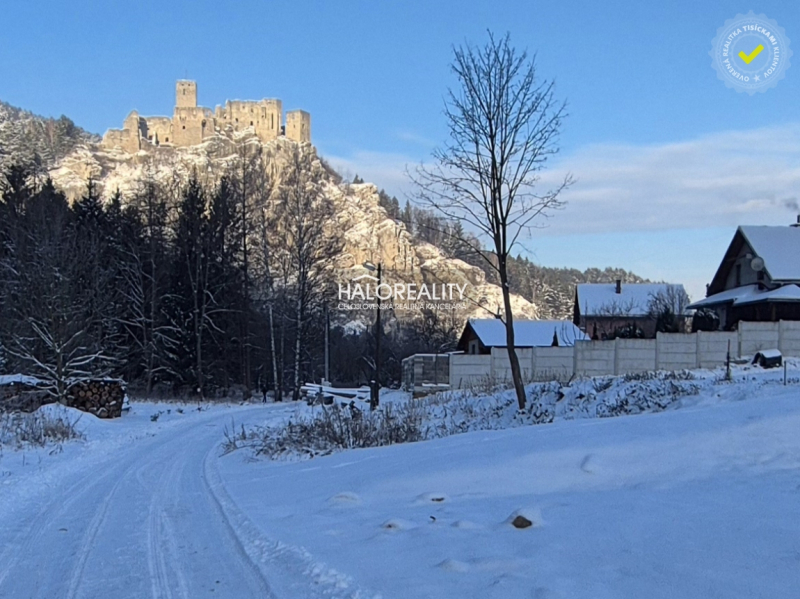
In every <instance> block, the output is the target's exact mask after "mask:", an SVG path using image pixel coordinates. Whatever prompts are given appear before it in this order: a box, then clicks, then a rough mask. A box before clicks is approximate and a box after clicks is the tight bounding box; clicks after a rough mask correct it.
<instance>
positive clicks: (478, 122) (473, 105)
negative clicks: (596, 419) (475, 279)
mask: <svg viewBox="0 0 800 599" xmlns="http://www.w3.org/2000/svg"><path fill="white" fill-rule="evenodd" d="M454 53H455V56H454V60H453V63H452V65H451V67H452V71H453V73H454V74H455V75H456V78H457V80H458V87H457V88H455V89H451V90H450V92H449V96H448V99H447V101H446V105H445V117H446V120H447V125H448V128H449V133H450V139H449V141H448V142H447V144H446V145H445V146H444V147H443V148H441V149H439V150H437V151H436V152H434V159H435V160H434V164H433V165H432V166H421V167H420V168H419V169H417V171H416V172H415V173H414V174H412V179H413V180H414V181H415V183H417V185H418V188H419V189H420V196H421V199H422V201H423V202H425V203H427V204H429V205H431V206H433V207H434V208H435V209H437V210H438V211H440V212H441V213H442V214H444V215H445V216H447V217H448V218H452V219H456V220H460V221H462V222H465V223H467V224H468V226H470V227H471V228H473V229H474V230H475V231H476V232H478V233H479V235H480V237H483V238H485V239H486V240H488V242H489V249H488V250H487V249H484V248H483V247H481V246H480V245H478V244H476V243H475V242H474V241H470V240H469V239H463V240H462V241H464V242H465V243H467V244H468V245H469V247H470V248H471V249H472V250H473V251H474V252H476V253H477V254H478V255H480V256H481V257H482V258H483V259H485V260H486V262H487V263H488V264H489V266H490V268H492V269H494V270H495V271H496V272H497V275H498V278H499V280H500V284H501V287H502V291H503V303H504V312H505V314H504V322H505V326H506V342H507V345H508V348H509V359H510V362H511V375H512V378H513V381H514V388H515V390H516V394H517V401H518V404H519V407H520V409H523V408H524V407H525V390H524V388H523V383H522V373H521V370H520V365H519V359H518V358H517V353H516V351H515V349H514V347H515V345H514V316H513V313H512V309H511V291H510V287H509V278H508V259H509V257H510V253H511V251H512V249H513V248H514V246H515V245H516V244H517V243H518V241H519V239H520V236H521V235H522V234H523V233H529V232H530V230H531V229H532V228H535V227H536V226H537V225H538V220H537V219H539V218H540V217H544V216H547V215H548V214H549V213H550V212H551V211H553V210H554V209H557V208H560V207H561V206H562V205H563V202H562V200H561V199H560V198H559V195H560V193H561V191H563V190H564V189H565V188H566V187H567V186H568V185H569V184H570V183H571V181H572V179H571V177H570V176H566V177H565V178H564V180H563V181H562V182H560V184H559V185H557V186H556V187H555V188H553V189H549V190H547V191H544V192H541V193H540V192H539V190H538V189H537V183H539V180H540V176H539V173H540V171H541V170H542V169H543V168H544V166H545V163H546V161H547V159H548V158H549V157H550V156H552V155H554V154H555V153H556V152H557V151H558V147H557V143H556V142H557V138H558V134H559V131H560V129H561V124H562V121H563V119H564V117H565V104H564V103H560V102H557V101H556V99H555V97H554V84H553V82H552V81H546V80H545V81H540V80H539V79H538V78H537V76H536V61H535V57H529V56H528V54H527V53H526V52H524V51H523V52H518V51H517V50H516V49H515V48H514V47H512V45H511V41H510V38H509V36H508V35H506V36H505V37H504V38H502V39H500V40H497V39H495V38H494V36H493V35H492V34H491V33H490V34H489V41H488V42H487V43H486V45H485V46H483V47H482V48H477V47H474V46H471V45H466V46H462V47H458V48H456V49H455V50H454Z"/></svg>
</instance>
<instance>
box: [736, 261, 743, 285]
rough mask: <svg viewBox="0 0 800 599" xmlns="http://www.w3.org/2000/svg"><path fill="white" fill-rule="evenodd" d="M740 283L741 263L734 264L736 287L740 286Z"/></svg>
mask: <svg viewBox="0 0 800 599" xmlns="http://www.w3.org/2000/svg"><path fill="white" fill-rule="evenodd" d="M741 284H742V265H741V264H737V265H736V287H739V286H741Z"/></svg>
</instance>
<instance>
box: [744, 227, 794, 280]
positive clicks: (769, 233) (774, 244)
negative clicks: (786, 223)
mask: <svg viewBox="0 0 800 599" xmlns="http://www.w3.org/2000/svg"><path fill="white" fill-rule="evenodd" d="M739 231H741V232H742V235H744V238H745V239H746V240H747V243H748V244H749V245H750V247H751V248H753V251H754V252H755V254H756V255H757V256H760V257H761V258H763V260H764V265H765V268H766V270H767V272H768V273H769V276H770V277H771V278H772V280H773V281H800V227H755V226H744V227H739Z"/></svg>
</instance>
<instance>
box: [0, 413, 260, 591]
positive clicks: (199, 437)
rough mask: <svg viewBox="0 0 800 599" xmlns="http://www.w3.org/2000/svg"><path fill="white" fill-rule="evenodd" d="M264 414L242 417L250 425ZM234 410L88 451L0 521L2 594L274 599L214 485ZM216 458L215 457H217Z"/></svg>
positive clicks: (193, 417) (192, 417)
mask: <svg viewBox="0 0 800 599" xmlns="http://www.w3.org/2000/svg"><path fill="white" fill-rule="evenodd" d="M263 410H264V409H263V408H250V409H245V410H242V409H237V410H236V416H237V418H239V417H247V416H248V415H249V414H253V413H256V412H258V411H260V412H262V413H263ZM225 422H228V423H230V414H227V413H221V412H219V411H212V412H211V413H204V414H198V415H190V416H186V419H185V422H183V423H180V425H179V426H173V427H170V428H169V429H167V430H164V431H161V432H159V433H158V434H155V435H154V436H150V437H147V438H144V439H139V440H137V441H135V442H131V443H127V444H120V446H119V447H118V448H117V449H116V450H115V451H112V452H99V451H93V452H90V455H88V456H83V457H82V460H81V461H82V462H83V467H82V468H78V469H75V472H72V473H67V474H64V475H63V476H59V475H55V476H53V477H52V479H51V478H48V479H47V480H45V481H44V483H43V484H42V485H40V489H39V490H38V492H37V493H35V494H34V495H33V496H32V497H27V498H26V500H25V501H24V502H23V503H22V504H21V505H16V506H5V507H7V508H8V509H7V511H4V512H2V520H0V526H1V528H0V531H2V532H0V541H2V545H0V597H2V598H3V599H6V598H8V599H23V598H25V599H27V598H31V599H33V598H41V599H56V598H58V599H62V598H65V599H79V598H87V599H88V598H98V597H114V598H115V599H123V598H127V597H130V598H142V597H152V598H154V599H173V598H174V599H178V598H180V599H183V598H195V597H231V598H241V599H247V598H250V597H259V598H264V597H271V596H272V594H271V591H270V587H269V584H268V582H267V580H266V579H265V577H264V576H263V574H262V573H261V571H260V570H259V568H258V567H257V566H256V565H255V564H254V563H253V562H252V561H251V560H250V558H249V557H248V555H247V553H246V552H245V551H244V549H243V547H242V544H241V541H240V540H239V538H238V537H237V535H236V532H235V530H234V527H233V526H232V525H231V521H230V519H229V513H230V510H231V509H235V506H232V505H230V504H229V503H228V504H227V505H226V507H227V508H228V511H226V510H225V509H223V508H222V506H221V501H222V502H225V501H226V499H225V498H224V492H223V495H221V494H220V489H219V488H216V489H215V483H214V481H215V480H218V477H217V475H216V474H215V472H214V464H212V463H210V462H212V461H213V458H214V457H215V454H216V452H218V447H219V443H220V441H221V439H222V429H223V426H224V424H225ZM210 458H211V459H210Z"/></svg>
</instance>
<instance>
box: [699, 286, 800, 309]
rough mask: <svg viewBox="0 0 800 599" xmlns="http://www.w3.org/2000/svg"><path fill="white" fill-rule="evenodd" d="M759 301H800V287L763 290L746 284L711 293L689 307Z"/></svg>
mask: <svg viewBox="0 0 800 599" xmlns="http://www.w3.org/2000/svg"><path fill="white" fill-rule="evenodd" d="M758 302H800V287H798V286H797V285H784V286H783V287H778V288H777V289H771V290H763V289H759V287H758V285H745V286H743V287H735V288H733V289H728V290H726V291H721V292H719V293H715V294H714V295H709V296H708V297H707V298H705V299H701V300H700V301H697V302H694V303H693V304H692V305H690V306H689V308H691V309H693V310H696V309H697V308H705V307H708V306H716V305H719V304H728V303H730V304H733V305H734V306H742V305H745V304H755V303H758Z"/></svg>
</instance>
